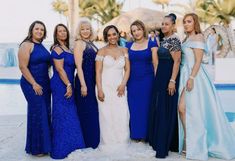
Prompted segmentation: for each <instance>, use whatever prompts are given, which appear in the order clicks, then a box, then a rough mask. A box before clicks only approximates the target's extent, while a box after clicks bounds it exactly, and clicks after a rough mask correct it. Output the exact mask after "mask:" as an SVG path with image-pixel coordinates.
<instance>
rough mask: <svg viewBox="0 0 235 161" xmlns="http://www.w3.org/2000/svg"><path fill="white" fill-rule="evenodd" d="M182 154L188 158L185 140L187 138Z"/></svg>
mask: <svg viewBox="0 0 235 161" xmlns="http://www.w3.org/2000/svg"><path fill="white" fill-rule="evenodd" d="M181 154H182V155H183V156H186V139H185V138H184V144H183V149H182V152H181Z"/></svg>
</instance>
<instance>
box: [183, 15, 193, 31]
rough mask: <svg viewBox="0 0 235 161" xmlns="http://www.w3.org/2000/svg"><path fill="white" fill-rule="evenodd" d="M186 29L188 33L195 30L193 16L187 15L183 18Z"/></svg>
mask: <svg viewBox="0 0 235 161" xmlns="http://www.w3.org/2000/svg"><path fill="white" fill-rule="evenodd" d="M183 25H184V31H185V32H186V33H192V32H195V23H194V20H193V17H192V16H187V17H185V18H184V20H183Z"/></svg>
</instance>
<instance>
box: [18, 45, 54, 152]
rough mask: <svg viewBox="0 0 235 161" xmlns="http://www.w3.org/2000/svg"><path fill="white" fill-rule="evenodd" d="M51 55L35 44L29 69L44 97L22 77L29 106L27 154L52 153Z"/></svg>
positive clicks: (23, 88) (21, 82) (22, 85)
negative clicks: (36, 92) (37, 93)
mask: <svg viewBox="0 0 235 161" xmlns="http://www.w3.org/2000/svg"><path fill="white" fill-rule="evenodd" d="M49 66H50V53H49V52H48V51H47V49H46V48H45V47H44V46H43V45H42V44H40V43H34V48H33V51H32V53H31V54H30V58H29V64H28V69H29V71H30V73H31V74H32V76H33V78H34V79H35V81H36V82H37V83H38V84H39V85H40V86H42V88H43V89H42V90H43V95H41V96H39V95H36V94H35V92H34V90H33V87H32V85H31V84H30V83H29V82H28V81H27V80H26V79H25V78H24V76H22V77H21V80H20V86H21V89H22V91H23V93H24V96H25V98H26V100H27V104H28V112H27V138H26V148H25V150H26V152H27V153H29V154H32V155H37V154H47V153H49V152H51V133H50V114H51V90H50V79H49V75H48V68H49Z"/></svg>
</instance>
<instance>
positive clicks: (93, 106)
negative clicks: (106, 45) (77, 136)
mask: <svg viewBox="0 0 235 161" xmlns="http://www.w3.org/2000/svg"><path fill="white" fill-rule="evenodd" d="M95 49H96V50H95ZM97 50H98V49H97V48H96V47H95V46H94V44H93V43H92V42H86V48H85V50H84V52H83V62H82V70H83V74H84V79H85V82H86V86H87V96H86V97H82V96H81V84H80V81H79V78H78V75H76V78H75V95H76V97H75V98H76V104H77V108H78V115H79V118H80V123H81V127H82V131H83V137H84V141H85V144H86V147H92V148H96V147H97V146H98V145H99V142H100V128H99V114H98V104H97V99H96V93H95V84H96V83H95V57H96V52H97Z"/></svg>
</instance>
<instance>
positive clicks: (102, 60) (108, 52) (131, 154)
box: [69, 25, 155, 161]
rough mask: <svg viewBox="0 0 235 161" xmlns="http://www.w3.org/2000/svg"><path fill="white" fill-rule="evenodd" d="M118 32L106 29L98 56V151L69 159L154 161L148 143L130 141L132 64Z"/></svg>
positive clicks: (85, 152) (87, 152) (113, 28)
mask: <svg viewBox="0 0 235 161" xmlns="http://www.w3.org/2000/svg"><path fill="white" fill-rule="evenodd" d="M118 33H119V32H118V29H117V28H116V27H115V26H113V25H110V26H107V27H106V28H105V29H104V32H103V36H104V40H105V42H106V43H107V45H106V46H105V47H103V48H101V49H100V50H99V51H98V53H97V56H96V83H97V98H98V109H99V124H100V144H99V146H98V148H97V149H95V150H94V149H83V150H77V151H76V152H74V153H72V154H71V155H70V156H69V159H70V160H80V161H94V159H95V160H96V161H114V160H115V161H116V160H118V161H121V160H138V159H140V158H141V159H142V160H148V161H151V160H152V159H153V160H155V158H154V155H155V152H154V151H153V150H152V148H151V147H150V146H149V145H147V144H143V143H131V141H130V130H129V118H130V116H129V108H128V103H127V92H126V83H127V81H128V78H129V74H130V63H129V59H128V52H127V49H126V48H123V47H120V46H119V45H118V40H119V34H118Z"/></svg>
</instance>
